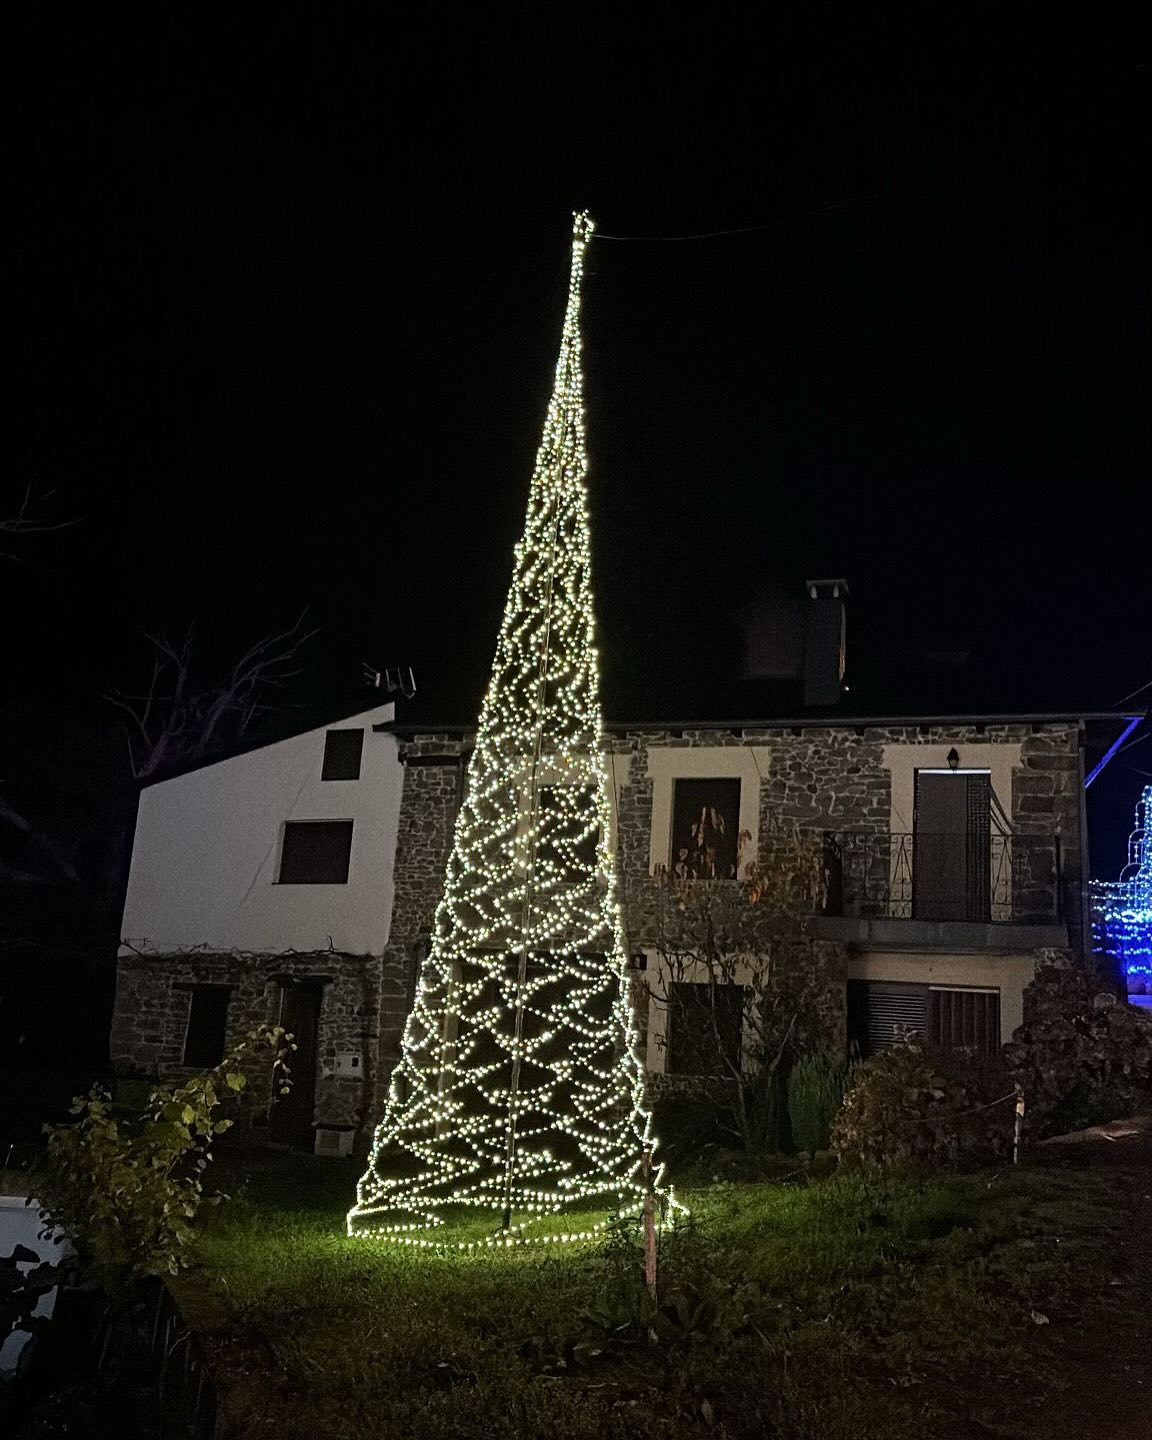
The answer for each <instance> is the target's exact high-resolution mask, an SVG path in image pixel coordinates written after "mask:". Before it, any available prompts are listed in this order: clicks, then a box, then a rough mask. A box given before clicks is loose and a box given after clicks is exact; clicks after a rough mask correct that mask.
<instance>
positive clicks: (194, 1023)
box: [184, 985, 228, 1070]
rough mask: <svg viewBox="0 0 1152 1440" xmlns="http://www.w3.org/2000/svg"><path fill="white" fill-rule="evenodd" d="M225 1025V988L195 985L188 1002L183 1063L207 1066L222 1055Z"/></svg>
mask: <svg viewBox="0 0 1152 1440" xmlns="http://www.w3.org/2000/svg"><path fill="white" fill-rule="evenodd" d="M227 1029H228V991H227V989H226V988H225V987H224V986H223V985H197V986H195V987H194V988H193V990H192V994H191V997H190V1001H189V1005H188V1029H187V1031H186V1032H185V1035H184V1064H185V1065H195V1066H198V1067H200V1068H204V1069H209V1070H210V1069H211V1068H212V1067H213V1066H214V1065H219V1063H220V1061H221V1060H223V1058H224V1040H225V1035H226V1033H227Z"/></svg>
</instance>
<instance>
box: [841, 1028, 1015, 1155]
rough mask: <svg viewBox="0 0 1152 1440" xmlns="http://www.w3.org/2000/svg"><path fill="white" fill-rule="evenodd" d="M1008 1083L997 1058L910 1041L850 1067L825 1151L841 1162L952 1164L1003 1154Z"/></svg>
mask: <svg viewBox="0 0 1152 1440" xmlns="http://www.w3.org/2000/svg"><path fill="white" fill-rule="evenodd" d="M1013 1098H1014V1091H1013V1086H1012V1081H1011V1079H1010V1078H1009V1077H1008V1075H1007V1073H1006V1072H1005V1070H1004V1067H1003V1065H1002V1064H1001V1063H1000V1062H999V1061H997V1060H989V1059H986V1058H981V1057H977V1056H974V1055H972V1054H971V1053H969V1052H965V1051H954V1052H951V1053H949V1054H933V1053H930V1052H928V1051H927V1050H925V1049H924V1048H923V1046H921V1045H920V1044H918V1043H916V1042H915V1041H905V1042H902V1043H901V1044H898V1045H894V1046H893V1047H892V1048H891V1049H890V1050H884V1051H882V1052H881V1053H880V1054H879V1055H876V1056H874V1057H873V1058H872V1059H871V1060H866V1061H865V1062H864V1063H863V1064H862V1065H859V1066H857V1067H855V1069H854V1070H853V1073H852V1079H851V1080H850V1082H849V1086H848V1092H847V1094H846V1095H845V1097H844V1104H843V1106H842V1107H841V1109H840V1113H839V1114H838V1115H837V1116H836V1119H835V1120H834V1121H833V1123H832V1149H833V1150H834V1151H835V1153H836V1156H837V1158H838V1159H839V1160H840V1161H841V1163H842V1164H846V1165H884V1166H916V1165H927V1164H931V1165H950V1164H951V1165H954V1164H961V1163H977V1162H981V1161H987V1160H993V1159H995V1158H996V1157H998V1156H1000V1155H1004V1154H1006V1153H1010V1152H1011V1148H1012V1129H1013V1121H1014V1116H1015V1106H1014V1104H1013Z"/></svg>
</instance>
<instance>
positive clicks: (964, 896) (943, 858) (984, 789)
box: [912, 770, 991, 920]
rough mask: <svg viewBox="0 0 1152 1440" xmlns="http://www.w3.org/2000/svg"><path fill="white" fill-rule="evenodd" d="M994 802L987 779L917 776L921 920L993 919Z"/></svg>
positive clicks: (916, 879)
mask: <svg viewBox="0 0 1152 1440" xmlns="http://www.w3.org/2000/svg"><path fill="white" fill-rule="evenodd" d="M990 801H991V785H990V780H989V777H988V775H986V774H965V773H964V772H962V771H961V772H958V773H957V774H948V773H944V774H941V773H940V772H938V771H933V770H929V771H925V770H920V771H917V773H916V812H915V818H914V820H913V827H914V831H915V834H914V836H913V859H912V914H913V915H914V916H915V918H916V919H918V920H987V919H988V917H989V914H990V901H991V883H990V882H991V875H990V868H991V856H990V848H989V847H990V844H991V811H990Z"/></svg>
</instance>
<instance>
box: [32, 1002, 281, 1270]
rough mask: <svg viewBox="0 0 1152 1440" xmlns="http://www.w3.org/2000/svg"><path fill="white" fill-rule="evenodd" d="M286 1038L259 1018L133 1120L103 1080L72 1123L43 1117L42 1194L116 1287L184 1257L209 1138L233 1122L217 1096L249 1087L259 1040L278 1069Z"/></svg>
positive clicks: (160, 1088)
mask: <svg viewBox="0 0 1152 1440" xmlns="http://www.w3.org/2000/svg"><path fill="white" fill-rule="evenodd" d="M290 1038H291V1037H289V1036H286V1035H285V1033H284V1031H283V1030H282V1029H280V1028H279V1027H275V1028H273V1027H270V1026H260V1027H258V1028H257V1029H256V1030H253V1031H252V1032H251V1033H250V1034H249V1035H248V1036H246V1037H245V1039H244V1040H243V1041H242V1042H241V1043H240V1044H239V1045H237V1046H236V1048H235V1049H234V1050H233V1051H232V1053H231V1054H229V1055H227V1056H226V1057H225V1058H224V1060H223V1061H221V1063H220V1064H219V1065H218V1066H217V1067H216V1068H215V1069H214V1070H210V1071H208V1072H207V1074H203V1075H194V1076H192V1077H191V1078H190V1079H188V1080H185V1081H184V1082H183V1083H182V1084H180V1085H172V1084H168V1085H157V1086H156V1087H155V1088H154V1089H153V1090H152V1091H151V1092H150V1094H149V1096H148V1101H147V1104H146V1105H145V1107H144V1110H143V1111H142V1113H141V1114H140V1115H139V1116H137V1117H136V1118H135V1119H131V1120H124V1119H122V1118H120V1117H118V1115H117V1113H116V1110H115V1108H114V1106H113V1102H112V1098H111V1096H110V1095H109V1094H108V1092H107V1091H106V1090H104V1089H103V1088H102V1087H101V1086H99V1085H97V1086H93V1088H92V1090H91V1091H90V1092H89V1093H88V1094H87V1095H85V1096H81V1097H80V1098H78V1099H76V1100H74V1101H73V1102H72V1113H73V1114H74V1115H75V1116H76V1117H77V1119H76V1120H75V1121H74V1122H73V1123H72V1124H68V1125H48V1126H45V1131H46V1133H47V1135H48V1146H47V1151H46V1153H45V1157H44V1161H43V1163H42V1166H41V1168H40V1169H39V1170H38V1172H37V1185H36V1188H37V1200H38V1202H39V1204H40V1206H41V1209H42V1211H43V1213H44V1215H45V1216H46V1217H47V1218H48V1220H49V1221H50V1222H51V1223H52V1224H55V1225H58V1226H59V1227H60V1228H61V1229H62V1230H64V1231H65V1232H66V1233H67V1234H68V1235H69V1237H70V1238H71V1239H72V1241H73V1243H74V1244H75V1246H76V1250H77V1253H78V1256H79V1258H80V1261H81V1263H82V1265H83V1266H84V1268H85V1269H86V1270H88V1271H89V1273H91V1274H93V1275H95V1276H97V1277H99V1278H100V1279H101V1280H102V1281H103V1282H104V1283H105V1284H106V1285H112V1286H115V1285H116V1284H118V1283H120V1282H123V1281H125V1280H128V1279H134V1278H138V1277H140V1276H143V1275H162V1274H176V1273H177V1272H178V1271H179V1270H181V1269H182V1268H183V1267H184V1266H185V1265H186V1264H187V1258H186V1257H187V1253H188V1248H189V1246H190V1244H191V1242H192V1240H193V1238H194V1235H195V1229H194V1222H195V1220H196V1215H197V1211H198V1210H199V1208H200V1205H201V1204H202V1203H203V1201H204V1192H203V1184H202V1176H203V1174H204V1170H205V1167H206V1166H207V1164H208V1162H209V1161H210V1160H211V1159H212V1150H211V1145H212V1141H213V1139H214V1138H215V1137H216V1136H218V1135H222V1134H223V1133H224V1132H225V1131H226V1130H228V1129H229V1128H230V1127H231V1124H232V1121H231V1120H229V1119H226V1118H225V1119H218V1118H216V1116H217V1112H218V1110H219V1108H220V1105H221V1103H222V1102H223V1100H224V1099H225V1097H226V1096H228V1095H229V1094H230V1093H232V1094H238V1093H239V1092H240V1091H242V1090H243V1089H244V1088H245V1086H246V1084H247V1078H246V1076H245V1074H244V1071H243V1068H242V1066H243V1065H244V1064H245V1062H246V1061H247V1060H248V1059H249V1056H250V1052H251V1051H252V1050H253V1049H254V1048H256V1047H258V1046H259V1047H268V1048H269V1049H271V1050H272V1051H273V1054H274V1060H273V1066H274V1069H281V1068H282V1067H283V1060H284V1055H285V1053H286V1051H287V1050H288V1049H289V1048H291V1046H290V1045H289V1041H290ZM285 1088H286V1087H285V1085H284V1084H283V1082H282V1083H281V1086H280V1089H281V1093H282V1092H283V1090H284V1089H285Z"/></svg>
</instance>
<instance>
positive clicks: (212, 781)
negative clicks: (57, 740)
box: [120, 705, 404, 955]
mask: <svg viewBox="0 0 1152 1440" xmlns="http://www.w3.org/2000/svg"><path fill="white" fill-rule="evenodd" d="M393 710H394V707H393V706H392V705H383V706H377V707H375V708H374V709H372V710H368V711H364V712H363V713H362V714H359V715H355V716H350V717H348V718H346V719H343V720H339V721H336V722H334V723H333V724H332V725H330V726H326V727H324V728H321V729H316V730H310V731H308V732H307V733H306V734H304V735H296V736H293V737H292V738H291V739H289V740H282V741H279V742H277V743H276V744H272V745H266V746H264V747H262V748H261V749H259V750H252V751H249V752H248V753H247V754H245V755H237V756H234V757H233V758H231V759H228V760H221V761H219V762H218V763H216V764H214V765H206V766H204V767H202V768H201V769H199V770H194V771H191V772H190V773H188V774H186V775H178V776H176V777H174V778H173V779H171V780H166V781H163V782H161V783H160V784H157V785H152V786H150V787H149V788H148V789H146V790H144V791H143V792H142V794H141V796H140V808H139V813H138V815H137V820H136V836H135V841H134V844H133V850H132V865H131V871H130V873H129V879H128V891H127V897H126V900H125V905H124V919H123V923H122V925H121V932H120V933H121V935H122V936H123V937H124V948H127V949H134V950H141V951H144V952H146V953H151V954H170V953H178V952H181V951H187V950H192V949H195V948H203V949H207V950H218V951H231V950H250V951H257V952H265V953H278V952H281V951H285V950H323V949H326V948H327V947H328V946H329V944H331V946H332V948H333V949H335V950H340V951H343V952H345V953H347V954H351V955H379V954H381V953H382V952H383V949H384V946H385V943H386V941H387V938H388V927H389V924H390V921H391V915H392V899H393V890H392V886H393V880H392V872H393V864H394V860H395V854H396V833H397V826H398V822H399V815H400V797H401V792H402V790H403V783H404V769H403V766H402V765H401V764H400V760H399V753H398V745H397V741H396V738H395V736H393V735H390V734H386V733H385V734H376V733H374V732H373V730H372V726H373V725H374V724H380V723H382V722H383V721H387V720H391V719H392V718H393ZM329 729H332V730H349V729H363V731H364V749H363V753H362V756H361V764H360V778H359V779H358V780H321V778H320V775H321V770H322V766H323V762H324V736H325V734H326V731H327V730H329ZM289 820H351V821H352V822H353V830H352V854H351V860H350V864H349V871H348V881H347V883H346V884H342V885H280V884H277V883H276V876H277V872H278V869H279V860H280V849H281V843H282V839H283V833H284V825H285V822H286V821H289Z"/></svg>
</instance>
